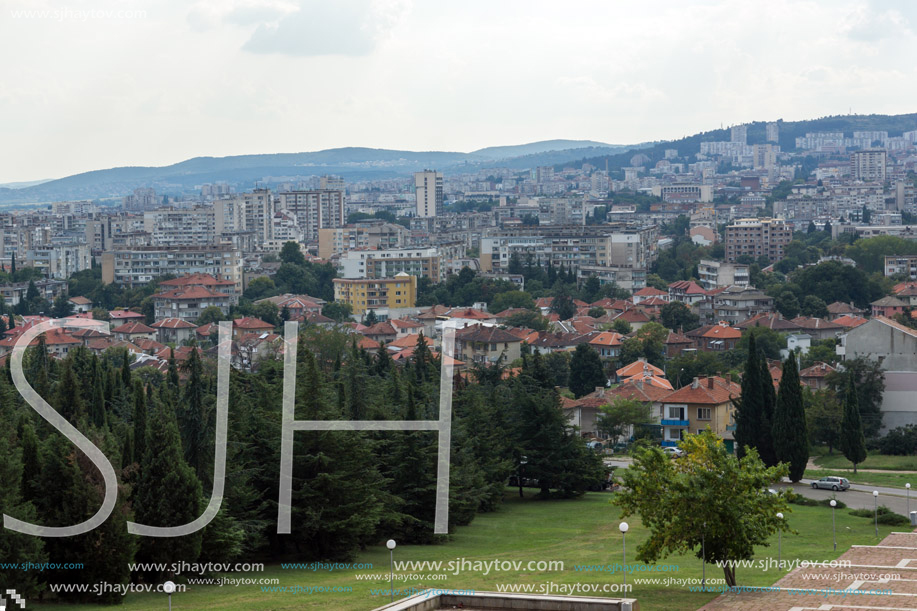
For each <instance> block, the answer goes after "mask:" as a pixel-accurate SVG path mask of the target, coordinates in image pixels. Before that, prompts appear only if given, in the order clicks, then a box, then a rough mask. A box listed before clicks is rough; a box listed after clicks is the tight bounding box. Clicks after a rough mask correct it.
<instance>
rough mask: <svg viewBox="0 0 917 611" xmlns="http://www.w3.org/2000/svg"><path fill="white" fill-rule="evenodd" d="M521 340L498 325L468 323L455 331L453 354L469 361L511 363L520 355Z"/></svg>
mask: <svg viewBox="0 0 917 611" xmlns="http://www.w3.org/2000/svg"><path fill="white" fill-rule="evenodd" d="M521 345H522V340H521V339H519V338H518V337H516V336H515V335H513V334H512V333H510V332H508V331H506V330H504V329H500V328H498V327H485V326H483V325H469V326H467V327H464V328H462V329H458V330H456V332H455V354H456V356H457V357H460V360H462V361H465V362H468V363H471V362H474V363H486V364H492V363H496V362H497V360H499V359H502V362H503V363H512V362H513V361H515V360H516V359H518V358H519V357H520V356H521V350H520V348H521Z"/></svg>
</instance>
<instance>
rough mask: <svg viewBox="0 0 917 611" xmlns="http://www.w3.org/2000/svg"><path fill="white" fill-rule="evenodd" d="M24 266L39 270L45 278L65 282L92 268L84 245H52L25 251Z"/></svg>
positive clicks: (88, 252)
mask: <svg viewBox="0 0 917 611" xmlns="http://www.w3.org/2000/svg"><path fill="white" fill-rule="evenodd" d="M25 265H27V266H29V267H34V268H35V269H39V270H41V272H42V273H43V274H44V275H45V278H54V279H57V280H66V279H68V278H69V277H70V276H71V275H72V274H75V273H76V272H79V271H83V270H84V269H89V268H90V267H92V257H91V255H90V251H89V246H88V245H86V244H54V245H48V246H38V247H36V248H34V249H31V250H28V251H26V258H25Z"/></svg>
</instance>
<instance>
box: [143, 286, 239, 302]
mask: <svg viewBox="0 0 917 611" xmlns="http://www.w3.org/2000/svg"><path fill="white" fill-rule="evenodd" d="M210 297H214V298H224V297H229V295H227V294H226V293H216V292H214V291H211V290H210V289H208V288H206V287H203V286H189V287H182V288H177V289H172V290H170V291H166V292H164V293H158V294H156V295H153V299H172V300H177V301H180V300H182V299H207V298H210Z"/></svg>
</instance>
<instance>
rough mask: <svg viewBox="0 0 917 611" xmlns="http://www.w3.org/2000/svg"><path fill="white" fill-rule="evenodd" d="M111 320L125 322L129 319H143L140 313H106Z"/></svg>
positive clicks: (115, 311)
mask: <svg viewBox="0 0 917 611" xmlns="http://www.w3.org/2000/svg"><path fill="white" fill-rule="evenodd" d="M108 315H109V317H111V319H112V320H127V319H130V318H145V316H144V315H143V314H141V313H140V312H131V311H130V310H112V311H111V312H109V313H108Z"/></svg>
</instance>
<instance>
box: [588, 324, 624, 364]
mask: <svg viewBox="0 0 917 611" xmlns="http://www.w3.org/2000/svg"><path fill="white" fill-rule="evenodd" d="M624 339H625V338H624V336H623V335H621V334H620V333H615V332H614V331H602V332H600V333H597V334H595V335H593V336H592V337H591V338H590V339H589V345H590V346H592V347H593V348H595V349H596V351H597V352H598V353H599V357H600V358H601V359H603V360H606V361H607V360H617V358H618V357H619V356H620V355H621V345H622V344H623V343H624Z"/></svg>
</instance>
